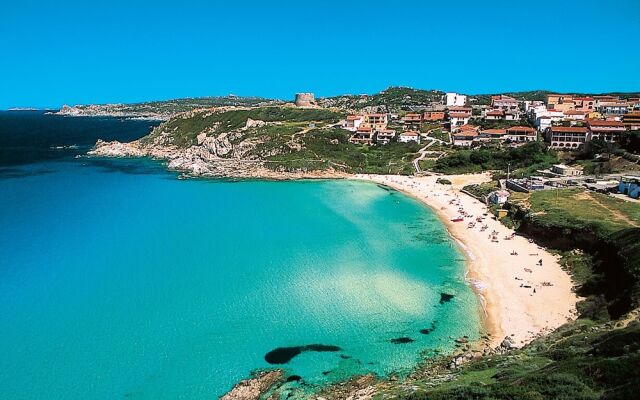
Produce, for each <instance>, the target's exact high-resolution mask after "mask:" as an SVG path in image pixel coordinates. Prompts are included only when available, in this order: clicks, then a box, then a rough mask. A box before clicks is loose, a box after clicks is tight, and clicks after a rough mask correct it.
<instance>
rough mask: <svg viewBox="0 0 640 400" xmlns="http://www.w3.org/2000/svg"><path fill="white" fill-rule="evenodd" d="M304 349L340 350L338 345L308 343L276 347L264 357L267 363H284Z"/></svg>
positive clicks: (318, 350) (320, 350)
mask: <svg viewBox="0 0 640 400" xmlns="http://www.w3.org/2000/svg"><path fill="white" fill-rule="evenodd" d="M305 351H317V352H327V351H331V352H333V351H342V349H341V348H340V347H338V346H331V345H325V344H309V345H306V346H292V347H278V348H276V349H273V350H271V351H270V352H268V353H267V354H265V356H264V359H265V361H266V362H268V363H269V364H286V363H288V362H289V361H291V359H293V358H294V357H295V356H297V355H299V354H300V353H303V352H305Z"/></svg>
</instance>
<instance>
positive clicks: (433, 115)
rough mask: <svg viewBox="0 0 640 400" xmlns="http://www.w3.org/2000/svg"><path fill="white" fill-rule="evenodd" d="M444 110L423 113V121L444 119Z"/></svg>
mask: <svg viewBox="0 0 640 400" xmlns="http://www.w3.org/2000/svg"><path fill="white" fill-rule="evenodd" d="M444 117H445V114H444V111H425V112H424V113H423V114H422V120H423V121H444Z"/></svg>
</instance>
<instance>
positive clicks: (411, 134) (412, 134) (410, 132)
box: [400, 131, 418, 136]
mask: <svg viewBox="0 0 640 400" xmlns="http://www.w3.org/2000/svg"><path fill="white" fill-rule="evenodd" d="M400 136H418V132H414V131H407V132H402V133H401V134H400Z"/></svg>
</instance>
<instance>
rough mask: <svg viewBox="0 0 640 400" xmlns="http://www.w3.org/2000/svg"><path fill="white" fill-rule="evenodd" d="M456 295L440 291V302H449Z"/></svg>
mask: <svg viewBox="0 0 640 400" xmlns="http://www.w3.org/2000/svg"><path fill="white" fill-rule="evenodd" d="M454 297H455V296H454V295H452V294H449V293H440V304H444V303H448V302H450V301H451V299H453V298H454Z"/></svg>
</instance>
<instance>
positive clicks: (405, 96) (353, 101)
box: [320, 87, 444, 112]
mask: <svg viewBox="0 0 640 400" xmlns="http://www.w3.org/2000/svg"><path fill="white" fill-rule="evenodd" d="M443 95H444V92H441V91H439V90H421V89H412V88H407V87H390V88H388V89H386V90H383V91H382V92H380V93H376V94H373V95H343V96H335V97H328V98H323V99H320V103H321V104H323V105H325V106H331V107H340V108H344V109H352V110H358V109H363V108H366V107H373V108H381V109H383V110H386V111H389V112H398V111H401V110H408V109H413V108H424V107H426V106H429V105H430V104H431V103H432V102H438V101H440V100H441V99H442V96H443Z"/></svg>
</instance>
